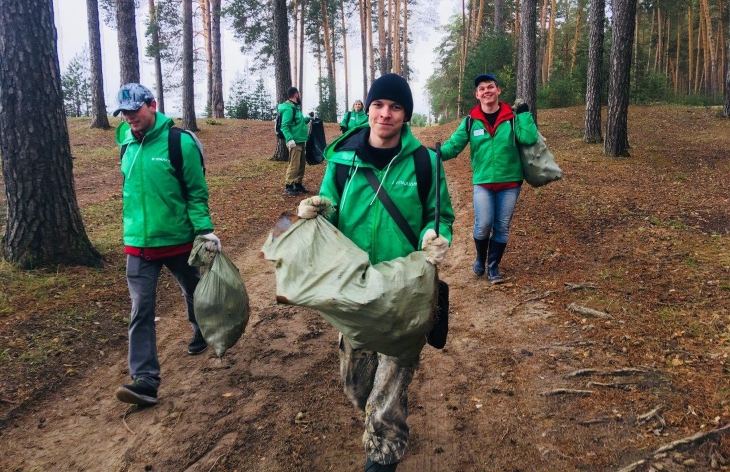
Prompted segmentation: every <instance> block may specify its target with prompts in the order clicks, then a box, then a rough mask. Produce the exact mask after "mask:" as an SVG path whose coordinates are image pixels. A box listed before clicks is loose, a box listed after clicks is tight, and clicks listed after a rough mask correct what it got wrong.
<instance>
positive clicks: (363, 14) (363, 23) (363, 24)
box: [347, 0, 368, 109]
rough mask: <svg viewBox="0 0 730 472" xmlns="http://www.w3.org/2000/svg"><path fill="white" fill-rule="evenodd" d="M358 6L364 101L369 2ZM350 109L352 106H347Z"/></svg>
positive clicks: (365, 0) (359, 3)
mask: <svg viewBox="0 0 730 472" xmlns="http://www.w3.org/2000/svg"><path fill="white" fill-rule="evenodd" d="M357 6H358V9H359V13H360V51H361V54H362V100H363V103H364V102H365V97H366V96H367V94H368V38H367V30H368V28H367V21H368V19H367V17H368V15H367V10H366V8H367V0H359V1H358V2H357ZM347 106H348V109H349V106H350V104H349V103H348V104H347Z"/></svg>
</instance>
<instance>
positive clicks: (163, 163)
mask: <svg viewBox="0 0 730 472" xmlns="http://www.w3.org/2000/svg"><path fill="white" fill-rule="evenodd" d="M172 125H173V121H172V120H171V119H170V118H168V117H166V116H165V115H163V114H162V113H159V112H157V114H156V118H155V126H154V128H152V129H151V130H150V131H148V132H147V134H146V135H145V136H144V138H143V139H142V141H141V142H137V139H136V138H135V137H134V135H133V134H132V130H131V129H130V127H129V125H128V124H127V123H124V122H123V123H122V124H121V125H119V126H118V127H117V129H116V140H117V144H118V145H120V146H121V145H123V144H126V145H127V150H126V152H125V153H124V156H122V161H121V170H122V175H123V176H124V184H123V185H122V198H123V204H124V208H123V210H122V217H123V222H124V230H123V238H124V245H125V246H134V247H142V248H145V247H161V246H174V245H177V244H185V243H189V242H191V241H192V240H193V239H195V235H197V234H198V233H201V232H203V233H206V232H210V231H213V223H212V221H211V219H210V212H209V210H208V185H207V184H206V183H205V176H204V175H203V168H202V166H201V165H200V154H199V152H198V147H197V146H196V144H195V142H194V141H193V138H191V137H190V136H188V135H187V134H185V133H183V134H182V136H181V139H182V141H181V147H182V155H183V167H182V173H183V179H184V180H185V184H186V188H187V192H185V195H183V192H182V188H181V186H180V181H178V179H177V177H176V176H175V169H174V168H173V166H172V164H170V159H169V156H168V150H167V135H168V130H169V129H170V128H171V127H172Z"/></svg>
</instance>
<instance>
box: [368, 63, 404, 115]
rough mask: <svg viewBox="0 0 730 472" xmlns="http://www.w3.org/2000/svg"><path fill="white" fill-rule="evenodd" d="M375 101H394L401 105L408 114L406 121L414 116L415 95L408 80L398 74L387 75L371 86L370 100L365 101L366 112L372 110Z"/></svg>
mask: <svg viewBox="0 0 730 472" xmlns="http://www.w3.org/2000/svg"><path fill="white" fill-rule="evenodd" d="M374 100H392V101H394V102H397V103H399V104H400V105H401V106H402V107H403V109H404V111H405V112H406V116H405V121H410V120H411V115H413V94H411V87H410V86H409V85H408V82H406V79H404V78H403V77H401V76H400V75H398V74H385V75H383V76H381V77H380V78H378V79H377V80H376V81H375V82H373V85H371V86H370V91H369V92H368V98H367V100H366V101H365V111H366V112H367V111H368V110H369V109H370V104H371V103H372V102H373V101H374Z"/></svg>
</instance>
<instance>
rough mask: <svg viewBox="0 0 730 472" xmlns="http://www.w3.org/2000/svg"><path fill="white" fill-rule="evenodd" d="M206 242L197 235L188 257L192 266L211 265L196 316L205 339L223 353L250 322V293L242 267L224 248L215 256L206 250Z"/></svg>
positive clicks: (197, 293)
mask: <svg viewBox="0 0 730 472" xmlns="http://www.w3.org/2000/svg"><path fill="white" fill-rule="evenodd" d="M205 242H206V239H205V238H203V237H202V236H197V237H196V238H195V242H193V250H192V252H191V253H190V258H189V259H188V264H190V265H192V266H198V267H205V268H207V270H206V271H205V274H204V275H203V277H202V278H201V279H200V282H198V286H197V287H196V289H195V294H194V296H193V297H194V299H193V307H194V308H195V320H196V321H197V322H198V326H199V327H200V332H201V333H202V334H203V338H204V339H205V341H206V342H207V343H208V344H209V345H210V346H212V347H213V349H214V350H215V353H216V355H217V356H218V357H223V354H225V352H226V351H227V350H228V349H230V348H231V347H232V346H233V345H234V344H236V342H237V341H238V340H239V339H240V338H241V335H243V332H244V331H245V329H246V325H247V324H248V317H249V306H248V294H247V293H246V287H245V286H244V284H243V280H242V279H241V275H240V274H239V272H238V268H237V267H236V266H235V265H234V264H233V262H231V260H230V259H229V258H228V257H227V256H226V255H225V253H223V252H219V253H218V254H216V255H215V256H212V255H211V253H209V252H207V251H206V250H205ZM211 258H212V261H211Z"/></svg>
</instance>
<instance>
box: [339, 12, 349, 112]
mask: <svg viewBox="0 0 730 472" xmlns="http://www.w3.org/2000/svg"><path fill="white" fill-rule="evenodd" d="M340 14H341V16H340V19H341V20H342V21H341V23H342V61H343V63H344V64H343V67H344V69H345V70H344V72H345V112H347V110H348V108H349V107H350V94H349V88H350V80H349V74H350V69H349V67H348V64H347V28H346V26H345V4H344V3H342V4H340Z"/></svg>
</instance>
